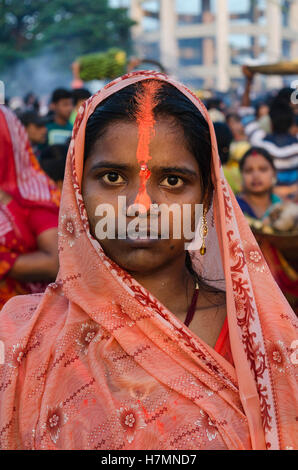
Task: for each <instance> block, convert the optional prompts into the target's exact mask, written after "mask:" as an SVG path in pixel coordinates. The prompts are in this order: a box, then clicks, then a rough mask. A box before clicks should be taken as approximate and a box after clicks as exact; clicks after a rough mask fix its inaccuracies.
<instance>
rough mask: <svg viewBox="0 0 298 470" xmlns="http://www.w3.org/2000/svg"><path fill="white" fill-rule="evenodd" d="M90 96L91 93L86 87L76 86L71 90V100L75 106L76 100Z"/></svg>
mask: <svg viewBox="0 0 298 470" xmlns="http://www.w3.org/2000/svg"><path fill="white" fill-rule="evenodd" d="M90 96H91V93H90V91H89V90H87V89H86V88H76V89H75V90H73V92H72V100H73V104H74V106H76V105H77V104H78V102H79V101H81V100H87V99H88V98H90Z"/></svg>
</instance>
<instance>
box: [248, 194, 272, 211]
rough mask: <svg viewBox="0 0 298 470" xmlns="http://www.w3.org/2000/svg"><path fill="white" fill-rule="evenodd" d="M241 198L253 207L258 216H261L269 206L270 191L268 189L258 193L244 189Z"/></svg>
mask: <svg viewBox="0 0 298 470" xmlns="http://www.w3.org/2000/svg"><path fill="white" fill-rule="evenodd" d="M243 198H244V199H245V200H246V202H248V203H249V205H250V206H251V207H252V208H253V209H254V212H255V213H256V215H257V216H258V217H261V216H262V215H263V214H264V213H265V212H266V210H267V209H268V208H269V207H270V206H271V193H270V192H268V191H266V192H264V193H260V194H254V193H249V192H247V191H244V192H243Z"/></svg>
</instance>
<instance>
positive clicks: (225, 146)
mask: <svg viewBox="0 0 298 470" xmlns="http://www.w3.org/2000/svg"><path fill="white" fill-rule="evenodd" d="M214 130H215V135H216V140H217V147H218V153H219V157H220V161H221V163H222V164H223V165H224V164H225V163H227V162H228V160H229V157H230V145H231V143H232V140H233V134H232V132H231V130H230V128H229V126H228V125H227V124H226V123H224V122H215V123H214Z"/></svg>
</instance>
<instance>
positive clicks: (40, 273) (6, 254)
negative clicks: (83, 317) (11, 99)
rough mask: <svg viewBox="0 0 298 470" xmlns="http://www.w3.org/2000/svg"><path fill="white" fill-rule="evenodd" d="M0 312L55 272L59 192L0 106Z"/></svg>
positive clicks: (16, 124) (24, 136)
mask: <svg viewBox="0 0 298 470" xmlns="http://www.w3.org/2000/svg"><path fill="white" fill-rule="evenodd" d="M0 168H1V171H0V309H1V307H2V306H3V305H4V304H5V303H6V302H7V300H8V299H10V298H11V297H13V296H15V295H17V294H27V293H33V292H42V291H44V290H45V287H46V286H47V284H48V283H49V282H50V281H52V280H54V279H55V278H56V275H57V272H58V252H57V226H58V211H59V209H58V204H59V197H60V194H59V191H58V189H57V188H56V187H55V185H54V184H53V182H52V181H51V180H50V179H49V178H48V177H47V176H46V175H45V173H43V171H42V170H41V169H40V167H39V164H38V162H37V160H36V158H35V156H34V154H33V152H32V149H31V147H30V144H29V140H28V136H27V134H26V131H25V128H24V127H23V126H22V124H21V123H20V121H19V120H18V119H17V117H16V116H15V115H14V114H13V113H12V111H10V110H9V109H7V108H5V107H4V106H0Z"/></svg>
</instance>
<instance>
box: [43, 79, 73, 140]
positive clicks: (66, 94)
mask: <svg viewBox="0 0 298 470" xmlns="http://www.w3.org/2000/svg"><path fill="white" fill-rule="evenodd" d="M51 109H52V111H53V112H54V119H53V121H52V122H49V123H48V124H47V129H48V145H56V144H65V142H66V141H67V139H69V138H70V137H71V133H72V124H71V123H70V122H69V119H70V115H71V112H72V110H73V104H72V94H71V92H70V91H68V90H65V89H64V88H58V89H57V90H55V91H54V92H53V95H52V100H51Z"/></svg>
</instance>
